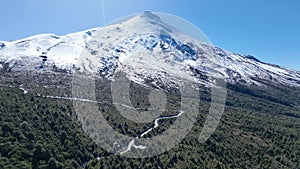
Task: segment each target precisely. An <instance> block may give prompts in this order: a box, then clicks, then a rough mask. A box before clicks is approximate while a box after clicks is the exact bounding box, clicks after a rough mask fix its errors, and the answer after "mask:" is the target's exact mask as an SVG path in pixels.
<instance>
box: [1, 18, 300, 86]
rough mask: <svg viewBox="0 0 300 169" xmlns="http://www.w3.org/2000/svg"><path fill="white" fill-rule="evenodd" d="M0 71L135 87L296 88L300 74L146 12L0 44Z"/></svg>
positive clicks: (299, 83) (299, 80)
mask: <svg viewBox="0 0 300 169" xmlns="http://www.w3.org/2000/svg"><path fill="white" fill-rule="evenodd" d="M0 69H8V70H10V71H38V72H47V71H57V70H64V71H67V72H74V71H81V72H89V73H96V72H97V73H100V74H101V75H102V76H105V77H107V78H112V77H113V74H114V72H115V71H119V70H120V71H122V72H125V73H126V74H127V76H128V77H129V78H130V79H132V80H134V81H136V82H139V83H143V81H144V80H145V78H147V77H150V78H152V79H155V78H157V77H158V76H159V77H162V78H161V80H163V79H165V82H164V83H169V80H171V81H172V79H173V80H174V79H176V78H179V79H182V78H184V79H188V80H192V79H195V78H196V79H198V80H199V82H202V83H209V81H210V80H212V79H211V77H223V78H226V79H227V81H229V82H233V83H236V82H243V83H247V84H257V85H260V82H259V81H257V80H256V79H264V80H268V81H273V82H276V83H283V84H288V85H298V86H299V85H300V72H297V71H294V70H289V69H286V68H282V67H280V66H276V65H271V64H267V63H263V62H261V61H259V60H257V59H255V58H254V57H252V56H244V55H239V54H235V53H231V52H227V51H224V50H222V49H220V48H218V47H215V46H213V45H210V44H206V43H203V42H200V41H199V40H197V39H193V38H192V37H190V36H188V35H186V34H184V33H182V32H180V31H179V30H177V29H176V28H174V27H172V26H170V25H168V24H166V23H164V22H163V21H162V20H161V19H160V18H159V17H158V16H156V15H154V14H152V13H150V12H145V13H143V14H140V15H137V16H135V17H132V18H130V19H129V20H126V21H123V22H119V23H116V24H112V25H108V26H106V27H100V28H94V29H90V30H86V31H82V32H77V33H71V34H68V35H65V36H56V35H54V34H41V35H36V36H32V37H28V38H25V39H21V40H16V41H10V42H3V41H1V42H0Z"/></svg>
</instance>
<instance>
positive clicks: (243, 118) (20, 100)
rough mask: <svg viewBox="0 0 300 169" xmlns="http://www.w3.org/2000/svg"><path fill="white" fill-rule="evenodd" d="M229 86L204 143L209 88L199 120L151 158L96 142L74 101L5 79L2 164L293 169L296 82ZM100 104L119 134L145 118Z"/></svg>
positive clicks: (297, 130)
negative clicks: (25, 88)
mask: <svg viewBox="0 0 300 169" xmlns="http://www.w3.org/2000/svg"><path fill="white" fill-rule="evenodd" d="M134 88H135V89H136V90H133V92H136V93H135V94H132V96H133V97H132V101H133V102H134V103H135V104H136V106H146V107H147V106H149V105H148V103H147V101H144V100H143V98H139V95H138V93H143V94H142V95H144V93H147V90H146V89H145V90H144V89H142V88H139V87H137V86H134ZM228 89H229V90H228V97H227V102H226V108H225V113H224V114H223V117H222V119H221V122H220V124H219V126H218V128H217V130H216V132H215V133H214V134H213V135H212V137H210V139H209V140H208V141H207V142H205V143H203V144H200V143H199V142H198V140H197V139H198V136H199V133H200V132H201V129H202V126H203V124H204V121H205V119H206V115H207V112H208V109H209V105H210V104H209V92H203V93H201V102H200V103H201V106H200V110H199V112H200V113H199V116H198V118H197V122H196V123H195V126H194V127H193V129H192V131H191V132H190V133H189V134H188V135H187V136H186V138H185V139H184V140H183V141H182V142H181V143H180V144H178V145H176V146H175V147H174V148H173V149H171V150H170V151H168V152H165V153H163V154H160V155H157V156H154V157H150V158H141V159H130V158H126V157H124V156H120V155H114V154H110V153H109V152H106V151H105V150H103V149H102V148H101V147H100V146H98V145H96V144H95V143H94V142H93V140H91V139H90V138H89V136H88V135H87V134H86V133H85V132H84V130H83V129H82V127H81V124H80V123H79V121H78V120H77V117H76V113H75V111H74V108H73V106H72V102H71V101H69V100H62V99H51V98H44V97H41V96H38V95H37V94H36V93H33V92H29V93H28V94H24V93H23V91H21V90H20V89H18V88H16V87H4V86H2V87H0V168H3V169H6V168H7V169H8V168H16V169H27V168H49V169H56V168H61V169H64V168H180V169H182V168H188V169H191V168H220V169H222V168H251V169H253V168H287V169H296V168H298V167H299V166H300V107H299V105H300V103H299V93H295V90H296V89H293V88H284V87H282V88H281V87H272V88H270V89H268V90H267V91H266V90H258V89H256V88H251V87H246V86H239V85H230V86H228ZM106 90H107V89H106V88H101V90H100V89H99V91H98V93H100V94H99V96H98V97H99V98H98V99H101V97H107V96H103V95H102V96H101V93H103V92H104V91H106ZM107 95H109V93H107ZM134 96H135V97H134ZM282 96H284V97H282ZM137 97H138V98H137ZM169 97H174V98H175V97H176V95H172V94H170V96H169ZM107 98H109V97H107ZM171 100H176V99H171ZM138 102H140V103H138ZM174 107H176V104H171V103H170V104H169V108H170V109H172V108H174ZM99 109H100V110H102V111H103V114H104V115H105V117H106V119H107V120H108V122H109V123H110V124H111V126H113V127H114V128H115V129H116V130H118V131H119V132H120V133H123V134H127V135H130V136H135V135H136V134H137V133H140V132H141V131H142V130H144V129H145V127H147V126H148V125H149V124H144V125H137V124H135V123H133V122H131V121H128V120H126V119H124V118H122V117H120V114H119V113H118V112H117V111H116V109H115V108H114V107H113V106H112V105H110V104H99ZM174 109H175V108H174ZM174 120H176V119H171V120H162V121H160V124H161V126H160V127H159V128H157V129H155V130H153V132H151V133H149V134H148V137H151V136H153V135H156V134H160V133H161V132H163V131H164V130H166V129H167V128H168V127H169V126H170V125H172V123H173V122H174ZM133 151H134V150H133Z"/></svg>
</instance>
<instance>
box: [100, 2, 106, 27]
mask: <svg viewBox="0 0 300 169" xmlns="http://www.w3.org/2000/svg"><path fill="white" fill-rule="evenodd" d="M101 8H102V24H103V26H105V24H106V17H105V7H104V0H101Z"/></svg>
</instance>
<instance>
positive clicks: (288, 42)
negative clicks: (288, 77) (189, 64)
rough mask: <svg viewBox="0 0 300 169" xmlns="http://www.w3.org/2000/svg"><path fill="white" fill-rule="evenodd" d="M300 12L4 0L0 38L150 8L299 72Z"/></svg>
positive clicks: (144, 0)
mask: <svg viewBox="0 0 300 169" xmlns="http://www.w3.org/2000/svg"><path fill="white" fill-rule="evenodd" d="M103 7H104V8H103ZM103 9H104V10H103ZM299 9H300V1H298V0H287V1H282V0H77V1H74V0H3V1H2V2H1V6H0V15H1V25H0V40H15V39H20V38H24V37H27V36H30V35H35V34H39V33H55V34H57V35H63V34H66V33H71V32H76V31H80V30H85V29H89V28H93V27H98V26H102V25H103V24H105V23H108V22H110V21H112V20H114V19H117V18H119V17H122V16H125V15H129V14H133V13H140V12H143V11H145V10H151V11H155V12H163V13H170V14H173V15H177V16H179V17H182V18H184V19H186V20H188V21H190V22H192V23H193V24H194V25H196V26H197V27H198V28H200V29H201V30H202V31H203V32H204V33H205V34H206V35H207V36H208V38H209V39H210V41H211V42H212V43H213V44H214V45H216V46H219V47H221V48H223V49H225V50H229V51H232V52H237V53H241V54H251V55H254V56H255V57H257V58H258V59H260V60H262V61H265V62H269V63H274V64H279V65H282V66H285V67H289V68H293V69H297V70H300V54H299V53H300V52H299V49H300V19H299V17H300V10H299Z"/></svg>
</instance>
